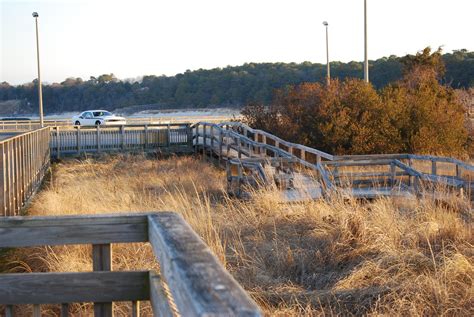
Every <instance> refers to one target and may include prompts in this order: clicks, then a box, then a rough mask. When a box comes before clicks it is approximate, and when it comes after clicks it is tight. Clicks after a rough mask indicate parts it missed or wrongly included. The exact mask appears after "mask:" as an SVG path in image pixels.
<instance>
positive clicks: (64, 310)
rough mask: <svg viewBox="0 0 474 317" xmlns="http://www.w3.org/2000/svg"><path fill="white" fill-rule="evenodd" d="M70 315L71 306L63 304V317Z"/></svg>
mask: <svg viewBox="0 0 474 317" xmlns="http://www.w3.org/2000/svg"><path fill="white" fill-rule="evenodd" d="M68 315H69V305H68V304H61V317H68Z"/></svg>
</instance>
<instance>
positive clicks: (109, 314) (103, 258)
mask: <svg viewBox="0 0 474 317" xmlns="http://www.w3.org/2000/svg"><path fill="white" fill-rule="evenodd" d="M92 267H93V270H94V271H112V248H111V245H110V244H94V245H92ZM94 316H95V317H113V307H112V303H94Z"/></svg>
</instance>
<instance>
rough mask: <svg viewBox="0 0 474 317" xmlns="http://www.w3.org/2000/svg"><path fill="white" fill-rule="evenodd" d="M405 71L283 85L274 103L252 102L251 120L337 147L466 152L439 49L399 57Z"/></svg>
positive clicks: (341, 150)
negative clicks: (394, 76)
mask: <svg viewBox="0 0 474 317" xmlns="http://www.w3.org/2000/svg"><path fill="white" fill-rule="evenodd" d="M401 62H402V63H403V64H404V70H403V77H402V78H401V79H400V80H398V81H396V82H394V83H391V84H389V85H387V86H386V87H384V88H383V89H381V90H379V91H377V90H376V89H375V87H374V86H373V85H372V84H366V83H365V82H363V81H362V80H360V79H345V80H343V81H339V80H337V79H336V80H332V81H331V84H330V85H329V86H326V85H325V84H323V83H303V84H300V85H297V86H290V87H287V88H285V89H281V90H279V91H278V92H277V93H276V95H275V99H274V102H273V104H272V105H271V106H270V107H265V106H264V105H263V104H250V105H248V106H247V107H246V108H244V110H243V111H242V113H243V115H244V117H245V120H246V121H247V122H248V123H249V124H250V125H251V126H252V127H255V128H261V129H263V130H266V131H269V132H271V133H273V134H276V135H278V136H280V137H282V138H283V139H287V140H291V141H293V142H296V143H302V144H305V145H308V146H311V147H315V148H317V149H320V150H323V151H327V152H330V153H335V154H375V153H379V154H380V153H402V152H403V153H406V152H408V153H422V154H423V153H424V154H441V155H443V154H444V155H454V156H463V155H465V154H466V153H467V151H468V144H469V142H468V141H469V139H468V132H467V122H466V115H465V113H466V112H465V111H466V110H465V108H464V105H463V102H462V101H461V99H460V97H459V96H460V94H458V93H456V92H455V91H454V89H453V88H452V87H450V86H447V85H445V84H442V83H440V81H441V78H443V77H444V76H445V64H444V62H443V59H442V55H441V51H440V50H438V51H435V52H431V50H430V49H429V48H426V49H425V50H423V51H422V52H419V53H418V54H417V55H415V56H410V55H409V56H406V57H404V58H402V59H401Z"/></svg>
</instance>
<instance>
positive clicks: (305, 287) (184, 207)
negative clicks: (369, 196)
mask: <svg viewBox="0 0 474 317" xmlns="http://www.w3.org/2000/svg"><path fill="white" fill-rule="evenodd" d="M224 181H225V175H224V173H223V172H222V171H220V170H217V169H214V168H212V167H211V166H210V165H208V164H207V163H203V162H201V161H198V160H194V159H192V158H172V159H166V160H154V159H146V158H145V157H143V156H116V157H105V158H103V159H101V160H90V159H88V160H83V161H76V160H70V161H64V162H61V163H59V164H56V165H55V166H54V167H53V174H52V178H51V180H50V181H49V183H47V184H46V186H45V188H44V189H43V190H42V191H41V192H39V193H38V195H37V196H36V197H35V198H34V200H33V201H32V204H31V205H30V208H29V209H28V214H29V215H33V216H37V215H38V216H39V215H67V214H91V213H106V212H108V213H110V212H117V211H118V210H120V211H121V212H130V211H150V210H156V211H160V210H173V211H177V212H179V213H182V214H183V216H184V217H185V219H186V220H187V221H188V222H189V223H190V225H191V226H192V227H193V228H194V230H195V231H196V232H198V234H199V235H200V236H201V237H202V238H203V239H204V241H205V242H206V243H207V244H208V245H209V246H210V248H211V249H212V251H213V252H214V254H216V256H217V257H218V258H219V260H220V261H221V263H222V264H223V265H224V266H225V267H226V268H227V269H228V270H229V271H230V272H231V274H232V275H233V276H234V277H235V278H236V279H237V280H238V281H239V283H241V284H242V285H243V287H244V288H245V289H246V290H247V291H248V292H249V293H250V294H251V296H252V297H253V298H254V299H255V300H256V301H257V302H258V303H259V305H261V307H262V308H263V310H264V311H265V312H266V313H267V314H268V315H277V316H278V315H279V316H301V315H307V316H311V315H313V316H314V315H363V314H373V315H387V316H407V315H410V316H411V315H416V316H421V315H423V316H433V315H438V316H439V315H446V316H472V315H473V314H474V307H473V305H472V302H473V299H474V293H473V284H472V282H473V279H474V265H473V261H474V254H473V252H472V250H473V249H472V245H473V243H474V240H473V235H472V216H473V215H472V211H471V210H470V209H469V202H467V201H464V200H462V199H460V198H457V197H455V196H454V195H452V196H450V197H451V201H450V202H449V203H448V204H446V205H437V204H435V203H434V202H433V201H431V200H429V199H421V200H419V201H417V200H413V201H406V200H403V201H396V200H391V199H380V200H377V201H374V202H370V203H360V202H357V201H355V200H347V199H342V198H340V197H338V196H337V195H335V196H334V197H332V198H331V199H330V200H329V201H307V202H304V203H295V204H280V203H278V202H277V199H275V198H276V196H275V195H277V193H276V192H275V191H274V190H272V189H270V190H268V191H263V192H259V193H255V195H254V199H253V200H252V201H240V200H235V199H232V198H229V197H228V196H227V194H226V193H225V190H224V188H225V184H224ZM113 256H114V257H113V266H114V269H115V270H120V269H152V268H157V263H155V262H154V257H153V256H152V254H151V250H150V248H149V246H148V245H147V244H132V245H130V244H127V245H120V244H119V245H114V251H113ZM2 260H3V261H0V263H4V265H3V268H2V269H3V271H9V272H31V271H90V270H91V250H90V246H67V247H43V248H32V249H18V250H12V251H11V252H10V253H8V254H7V255H4V256H3V259H2ZM45 308H46V309H49V310H48V312H46V311H44V312H43V313H44V314H46V313H47V314H48V315H54V314H55V313H56V314H57V311H58V307H57V306H56V307H54V306H49V307H45ZM17 309H18V311H17V313H18V315H21V316H25V315H28V314H30V315H31V313H30V312H31V311H28V309H29V308H28V307H25V306H19V307H17ZM20 309H21V311H20ZM72 309H73V310H74V312H73V313H74V315H89V314H90V309H91V307H90V305H88V304H76V305H75V306H74V307H73V308H72ZM116 314H117V315H119V316H129V315H130V307H129V306H127V304H126V303H120V304H118V305H116ZM142 314H143V315H144V316H149V315H150V307H149V306H146V305H142Z"/></svg>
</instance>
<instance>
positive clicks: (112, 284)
mask: <svg viewBox="0 0 474 317" xmlns="http://www.w3.org/2000/svg"><path fill="white" fill-rule="evenodd" d="M0 233H1V236H2V239H0V248H12V247H14V248H20V247H31V246H43V245H69V244H92V245H93V248H92V261H93V270H94V271H93V272H81V273H78V272H75V273H14V274H0V304H3V305H5V312H6V315H7V316H12V315H13V313H14V307H13V305H24V304H33V305H34V307H33V316H34V317H38V316H40V314H41V307H40V305H41V304H57V305H58V307H57V310H58V311H61V316H67V315H68V310H69V309H68V304H70V303H78V302H79V303H82V302H95V305H94V313H95V316H112V315H113V306H112V305H113V304H112V302H115V301H129V302H132V315H133V316H139V301H145V300H149V301H150V302H151V306H152V307H153V314H154V316H174V314H175V313H176V312H175V311H174V310H173V308H172V305H170V298H169V297H168V296H167V295H166V293H165V292H164V290H163V287H162V282H165V283H166V284H167V285H168V286H169V289H170V292H171V297H172V300H173V301H174V303H175V304H176V308H177V310H178V312H177V313H178V314H180V315H181V316H260V315H261V313H260V310H259V308H258V306H257V305H256V304H255V303H254V302H253V301H252V300H251V299H250V298H249V297H248V295H247V294H246V293H245V291H244V290H243V289H242V288H241V286H240V285H239V284H238V283H237V282H236V281H235V280H234V279H233V278H232V276H231V275H230V274H229V273H228V272H227V271H226V270H225V269H224V268H223V267H222V265H221V264H220V263H219V262H218V260H217V259H216V257H215V256H214V255H213V254H212V253H211V251H210V249H209V248H208V247H207V246H206V244H205V243H204V242H203V241H202V240H201V239H200V238H199V237H198V236H197V234H196V233H195V232H194V231H193V230H192V229H191V227H190V226H189V225H188V224H187V223H186V222H185V221H184V219H183V218H182V217H181V216H180V215H178V214H176V213H172V212H158V213H148V214H113V215H93V216H66V217H7V218H2V219H0ZM132 242H150V243H151V246H152V248H153V251H154V254H155V256H156V257H157V259H158V262H159V265H160V272H159V273H156V272H153V271H120V272H118V271H112V245H111V244H112V243H132Z"/></svg>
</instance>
